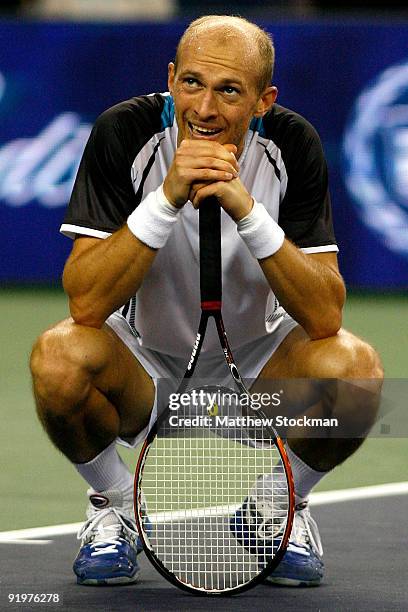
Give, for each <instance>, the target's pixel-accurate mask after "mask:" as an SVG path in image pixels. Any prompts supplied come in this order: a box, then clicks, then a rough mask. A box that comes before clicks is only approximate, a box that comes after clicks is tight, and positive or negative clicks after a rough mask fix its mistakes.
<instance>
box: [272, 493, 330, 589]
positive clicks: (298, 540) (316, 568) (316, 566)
mask: <svg viewBox="0 0 408 612" xmlns="http://www.w3.org/2000/svg"><path fill="white" fill-rule="evenodd" d="M323 574H324V563H323V548H322V542H321V539H320V534H319V530H318V528H317V524H316V521H315V520H314V518H313V517H312V515H311V514H310V510H309V504H308V502H307V501H304V502H302V503H300V504H298V505H297V506H296V508H295V516H294V520H293V528H292V533H291V535H290V538H289V545H288V548H287V550H286V553H285V555H284V557H283V559H282V561H281V562H280V563H279V565H278V567H277V568H276V569H275V570H274V571H273V572H272V573H271V574H270V575H269V576H268V577H267V579H266V580H267V582H271V583H273V584H281V585H284V586H301V587H303V586H318V585H319V584H320V583H321V581H322V578H323Z"/></svg>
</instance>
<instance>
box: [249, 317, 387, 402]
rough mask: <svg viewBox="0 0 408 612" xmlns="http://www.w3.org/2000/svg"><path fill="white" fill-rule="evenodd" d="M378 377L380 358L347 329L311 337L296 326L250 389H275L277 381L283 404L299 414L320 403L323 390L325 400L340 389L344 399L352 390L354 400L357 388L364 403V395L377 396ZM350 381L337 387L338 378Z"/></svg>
mask: <svg viewBox="0 0 408 612" xmlns="http://www.w3.org/2000/svg"><path fill="white" fill-rule="evenodd" d="M382 376H383V372H382V367H381V361H380V358H379V356H378V355H377V353H376V352H375V350H374V349H373V348H372V347H371V346H370V345H369V344H367V343H366V342H365V341H364V340H362V339H361V338H358V337H357V336H355V335H354V334H352V333H351V332H348V331H347V330H345V329H341V330H340V331H339V332H338V333H337V334H336V335H335V336H331V337H329V338H322V339H318V340H311V339H310V337H309V336H308V335H307V334H306V332H305V331H304V330H303V328H302V327H300V326H297V327H295V328H294V329H293V330H291V332H290V333H289V334H288V335H287V336H286V338H285V339H284V340H283V342H282V343H281V344H280V345H279V347H278V348H277V350H276V351H275V352H274V354H273V355H272V356H271V358H270V359H269V360H268V361H267V363H266V364H265V365H264V367H263V368H262V370H261V372H260V374H259V376H258V378H257V381H256V383H255V385H254V386H253V390H254V391H264V390H267V389H268V387H271V388H272V387H273V388H274V389H275V388H276V384H277V382H278V381H279V383H278V384H279V386H280V388H282V389H284V398H285V400H286V402H285V405H286V406H287V407H289V406H290V407H291V409H292V410H293V412H294V413H299V412H303V411H304V410H306V409H307V408H308V407H310V406H313V405H316V403H317V402H320V401H321V399H322V390H323V389H324V395H325V398H326V399H327V397H329V396H330V395H333V397H334V396H335V395H338V394H339V389H340V388H341V389H343V390H344V392H345V394H346V396H347V397H346V399H347V398H348V397H349V395H350V390H352V391H353V393H352V399H353V401H354V400H355V395H356V390H357V389H358V388H361V389H362V390H363V395H364V401H365V402H366V403H367V401H368V400H367V397H368V396H369V397H371V396H372V397H377V395H378V392H379V389H380V388H381V381H382ZM350 380H352V381H353V384H352V385H350V384H349V383H348V382H344V383H342V385H341V387H339V381H350ZM325 381H326V382H325ZM335 381H337V383H336V382H335ZM322 383H324V384H322ZM364 390H366V391H368V396H367V394H366V393H365V391H364ZM326 396H327V397H326ZM344 403H345V405H346V404H347V402H346V401H345V402H344Z"/></svg>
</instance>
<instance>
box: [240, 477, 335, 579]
mask: <svg viewBox="0 0 408 612" xmlns="http://www.w3.org/2000/svg"><path fill="white" fill-rule="evenodd" d="M272 487H273V490H272ZM284 487H286V481H285V479H284V478H283V477H282V479H281V480H279V478H276V477H275V478H274V481H273V484H272V479H271V477H270V476H269V475H267V474H264V475H261V476H259V477H258V479H257V481H256V483H255V484H254V486H253V488H252V489H251V491H250V494H249V496H248V497H247V499H246V500H245V501H244V503H243V504H242V506H241V507H240V508H239V509H238V510H237V512H236V513H235V515H234V516H233V517H232V518H231V521H230V528H231V531H232V532H233V533H234V535H235V537H236V538H237V539H238V541H239V542H240V543H241V544H242V546H245V548H247V549H248V550H249V551H250V552H252V553H253V554H257V555H258V557H259V559H260V561H261V558H262V557H264V555H266V556H270V555H271V554H273V553H274V552H275V551H276V549H277V547H278V546H279V544H280V537H279V536H281V534H282V533H283V530H284V525H285V517H286V508H284V509H283V512H282V515H281V516H280V515H279V512H277V510H276V507H277V504H278V503H279V495H280V494H282V493H284V496H283V497H282V499H286V490H285V491H284V490H283V488H284ZM272 495H273V497H272ZM272 499H274V515H272V511H271V500H272ZM322 556H323V549H322V544H321V540H320V535H319V531H318V529H317V525H316V522H315V521H314V519H313V518H312V516H311V515H310V511H309V507H308V503H307V501H306V502H303V503H301V504H298V505H297V506H296V508H295V516H294V521H293V528H292V533H291V535H290V538H289V544H288V548H287V550H286V553H285V555H284V557H283V559H282V561H281V562H280V564H279V565H278V567H277V568H276V569H275V570H274V571H273V572H272V573H271V574H270V575H269V576H268V577H267V579H266V580H267V581H268V582H271V583H273V584H281V585H285V586H316V585H318V584H320V582H321V580H322V578H323V572H324V563H323V559H322Z"/></svg>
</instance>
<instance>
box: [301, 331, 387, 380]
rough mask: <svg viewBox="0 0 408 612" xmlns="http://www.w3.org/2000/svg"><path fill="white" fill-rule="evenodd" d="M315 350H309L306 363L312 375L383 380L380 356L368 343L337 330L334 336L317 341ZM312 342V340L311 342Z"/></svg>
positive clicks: (312, 343) (317, 376)
mask: <svg viewBox="0 0 408 612" xmlns="http://www.w3.org/2000/svg"><path fill="white" fill-rule="evenodd" d="M316 342H317V343H319V345H316V351H314V350H313V347H312V350H311V357H310V360H309V365H310V368H311V370H312V371H311V373H310V374H311V375H312V376H314V377H315V378H337V379H359V380H378V381H382V379H383V368H382V365H381V359H380V357H379V355H378V353H377V352H376V351H375V349H374V348H373V347H372V346H370V345H369V344H368V343H367V342H365V341H364V340H362V339H361V338H358V337H356V336H354V335H353V334H351V333H350V332H347V331H345V330H340V332H339V333H338V334H337V336H334V337H333V338H327V339H326V340H323V341H316ZM311 345H315V342H311Z"/></svg>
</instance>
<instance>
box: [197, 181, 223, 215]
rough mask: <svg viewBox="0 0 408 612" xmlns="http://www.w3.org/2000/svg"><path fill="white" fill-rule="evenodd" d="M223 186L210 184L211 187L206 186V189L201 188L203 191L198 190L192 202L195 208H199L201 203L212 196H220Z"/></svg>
mask: <svg viewBox="0 0 408 612" xmlns="http://www.w3.org/2000/svg"><path fill="white" fill-rule="evenodd" d="M221 185H222V184H221ZM221 185H220V183H210V184H209V185H205V186H204V187H201V189H199V190H197V191H196V193H195V195H194V198H193V199H192V200H191V202H192V204H193V206H194V208H196V209H197V208H199V206H200V204H201V202H202V201H203V200H205V199H206V198H209V197H211V196H215V197H217V196H219V194H220V187H221Z"/></svg>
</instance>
